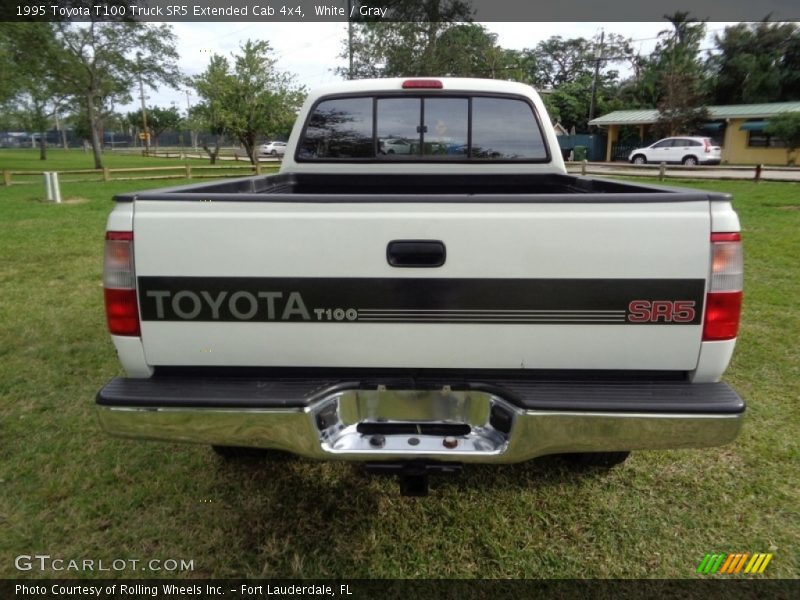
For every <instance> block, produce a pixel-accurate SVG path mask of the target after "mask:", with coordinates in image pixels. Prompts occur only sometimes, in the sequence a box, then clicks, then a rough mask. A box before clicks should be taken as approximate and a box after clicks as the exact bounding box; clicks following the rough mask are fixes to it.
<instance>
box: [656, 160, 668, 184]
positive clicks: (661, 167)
mask: <svg viewBox="0 0 800 600" xmlns="http://www.w3.org/2000/svg"><path fill="white" fill-rule="evenodd" d="M666 173H667V163H665V162H662V163H661V164H660V165H659V167H658V180H659V181H664V176H665V175H666Z"/></svg>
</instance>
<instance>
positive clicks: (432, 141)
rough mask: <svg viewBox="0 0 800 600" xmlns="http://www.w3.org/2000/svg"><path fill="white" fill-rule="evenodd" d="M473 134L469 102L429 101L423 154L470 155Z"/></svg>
mask: <svg viewBox="0 0 800 600" xmlns="http://www.w3.org/2000/svg"><path fill="white" fill-rule="evenodd" d="M468 131H469V100H467V99H466V98H425V122H424V127H423V133H424V135H423V139H424V140H425V142H424V144H423V146H422V153H423V154H427V155H437V156H462V157H463V156H466V153H467V141H468V138H467V135H468Z"/></svg>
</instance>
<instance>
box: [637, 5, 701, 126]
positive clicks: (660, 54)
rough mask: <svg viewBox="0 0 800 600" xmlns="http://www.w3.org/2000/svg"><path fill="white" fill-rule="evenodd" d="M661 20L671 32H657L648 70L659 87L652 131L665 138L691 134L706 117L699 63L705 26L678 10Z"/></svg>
mask: <svg viewBox="0 0 800 600" xmlns="http://www.w3.org/2000/svg"><path fill="white" fill-rule="evenodd" d="M664 18H665V19H667V20H668V21H669V22H670V24H671V25H672V29H671V30H666V31H662V32H661V33H659V37H660V38H661V41H660V42H659V43H658V44H657V45H656V49H655V51H654V52H653V55H654V56H653V57H652V58H651V61H650V67H651V68H652V69H654V71H655V73H654V74H655V76H656V77H655V79H656V81H658V82H659V83H660V87H661V90H660V92H661V93H660V96H659V101H658V104H657V108H658V112H659V117H658V121H657V123H656V125H655V127H654V129H655V132H656V134H657V135H661V136H669V135H676V134H680V133H690V132H693V131H695V130H697V129H698V128H699V127H700V126H701V125H702V124H703V122H704V121H706V120H708V118H709V114H708V109H707V108H705V106H704V104H705V97H704V94H703V83H704V82H703V67H702V64H701V63H700V60H699V52H700V43H701V42H702V41H703V39H704V37H705V31H706V28H705V23H703V22H701V21H698V20H697V19H693V18H690V17H689V13H687V12H681V11H678V12H675V13H674V14H673V15H666V16H665V17H664Z"/></svg>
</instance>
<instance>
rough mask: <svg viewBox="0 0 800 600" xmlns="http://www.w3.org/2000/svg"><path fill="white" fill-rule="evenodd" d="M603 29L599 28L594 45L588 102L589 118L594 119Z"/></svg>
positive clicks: (603, 36) (603, 37)
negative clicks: (597, 37)
mask: <svg viewBox="0 0 800 600" xmlns="http://www.w3.org/2000/svg"><path fill="white" fill-rule="evenodd" d="M605 34H606V33H605V31H603V30H602V29H601V30H600V43H599V44H598V45H596V46H595V47H594V78H593V79H592V99H591V101H590V103H589V120H590V121H591V120H592V119H594V105H595V102H596V100H597V78H598V77H599V75H600V57H601V56H603V39H605Z"/></svg>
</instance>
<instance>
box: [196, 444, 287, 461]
mask: <svg viewBox="0 0 800 600" xmlns="http://www.w3.org/2000/svg"><path fill="white" fill-rule="evenodd" d="M211 449H212V450H213V451H214V454H216V455H217V456H219V457H220V458H222V459H223V460H241V459H248V458H251V459H252V458H256V459H266V460H285V459H286V458H288V457H291V456H292V455H291V454H289V453H288V452H281V451H280V450H271V449H268V448H247V447H245V446H211Z"/></svg>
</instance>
